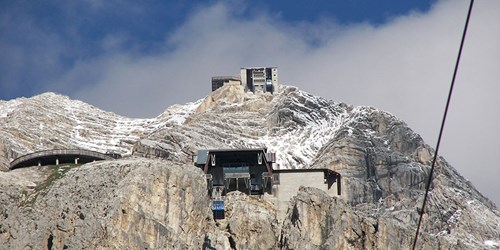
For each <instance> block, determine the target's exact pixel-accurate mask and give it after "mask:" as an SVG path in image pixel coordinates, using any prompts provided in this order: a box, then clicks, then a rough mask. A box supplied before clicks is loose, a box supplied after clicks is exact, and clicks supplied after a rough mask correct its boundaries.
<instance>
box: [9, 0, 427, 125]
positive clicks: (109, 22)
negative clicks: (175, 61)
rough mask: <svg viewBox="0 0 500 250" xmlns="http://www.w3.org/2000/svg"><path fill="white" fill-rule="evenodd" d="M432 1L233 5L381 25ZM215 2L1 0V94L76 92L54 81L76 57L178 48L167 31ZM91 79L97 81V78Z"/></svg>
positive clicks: (291, 18)
mask: <svg viewBox="0 0 500 250" xmlns="http://www.w3.org/2000/svg"><path fill="white" fill-rule="evenodd" d="M433 2H434V1H361V0H353V1H319V0H315V1H282V0H279V1H250V2H249V1H232V2H228V4H229V5H231V6H232V10H231V11H232V12H234V18H236V19H240V20H245V19H255V18H258V17H259V16H262V15H267V16H269V17H272V18H273V20H274V21H276V22H281V23H283V24H285V25H291V26H300V25H304V24H306V23H307V24H310V25H314V24H315V23H318V22H335V23H336V24H338V25H350V24H357V23H363V22H366V23H370V24H372V25H382V24H383V23H386V22H388V21H390V20H391V19H393V18H395V17H398V16H401V15H405V14H408V13H410V12H415V11H417V12H422V11H427V10H428V9H429V8H430V6H431V4H432V3H433ZM217 3H218V2H216V1H145V2H141V4H139V2H137V1H90V0H89V1H69V2H68V1H2V3H0V4H1V5H2V6H1V8H0V18H1V19H0V20H1V26H0V31H1V34H2V38H1V39H0V42H1V44H0V45H1V48H0V49H1V51H2V52H3V53H2V54H3V55H4V56H3V57H2V58H3V59H2V60H1V61H0V99H2V100H9V99H12V98H16V97H19V96H31V95H34V94H38V93H40V92H43V91H47V90H50V91H57V92H62V93H64V94H67V95H70V96H71V92H72V89H71V88H70V89H63V90H61V89H57V88H56V89H53V88H52V87H51V86H50V83H51V82H53V81H57V79H58V78H59V77H60V76H61V75H62V74H64V72H67V71H68V70H71V69H72V68H73V67H74V66H75V64H77V63H78V62H80V61H82V60H83V61H88V60H92V59H93V58H99V57H101V56H102V55H103V54H107V53H110V50H126V51H127V52H128V53H137V54H141V55H144V54H154V53H158V51H162V50H175V49H176V47H175V46H165V42H166V41H168V38H169V36H171V35H172V34H173V33H175V32H176V30H177V29H179V27H181V26H182V25H183V24H184V23H185V22H186V20H187V19H189V18H191V17H192V15H196V12H202V9H203V8H209V7H210V6H213V5H215V4H217ZM308 42H310V43H311V45H314V44H315V43H317V42H320V41H318V40H316V39H314V37H311V38H310V40H309V41H308ZM113 43H116V44H113ZM110 46H111V47H112V48H110ZM113 46H118V47H113ZM51 47H56V48H51ZM5 55H7V56H5ZM237 67H238V66H236V67H235V68H237ZM88 82H89V83H87V84H92V78H91V79H88ZM83 84H85V83H83ZM162 108H163V107H162ZM122 113H123V112H122ZM134 115H140V114H134Z"/></svg>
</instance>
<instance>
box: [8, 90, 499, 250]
mask: <svg viewBox="0 0 500 250" xmlns="http://www.w3.org/2000/svg"><path fill="white" fill-rule="evenodd" d="M40 110H42V111H41V112H40ZM0 111H1V113H0V127H1V130H0V141H1V142H2V143H1V144H0V150H1V151H0V152H2V153H1V154H0V164H1V165H2V166H3V168H4V169H6V168H7V166H8V162H10V161H11V160H12V159H13V158H15V157H17V156H19V155H22V154H25V153H29V152H32V151H35V150H39V149H51V148H54V147H60V148H68V147H80V148H85V149H92V150H98V151H106V150H109V149H111V150H114V151H118V152H121V153H123V154H125V155H126V157H125V158H124V159H122V160H117V161H102V162H95V163H89V164H85V165H82V166H44V167H31V168H22V169H16V170H13V171H8V172H0V204H1V205H0V219H1V220H0V243H1V244H0V246H2V247H5V248H8V249H25V248H28V249H29V248H34V249H40V248H46V247H49V246H51V247H54V249H63V248H64V247H65V246H66V247H67V248H71V249H73V248H76V249H96V248H97V249H114V248H127V247H131V248H148V249H172V248H175V249H179V248H181V249H184V248H185V249H199V248H207V249H277V248H283V249H338V248H341V249H359V248H367V249H408V248H410V247H411V244H412V241H413V237H414V233H415V230H416V225H417V221H418V215H419V211H418V209H419V206H420V205H421V203H422V198H423V193H424V188H425V181H426V178H427V177H428V174H429V170H430V160H431V157H432V155H433V154H434V151H433V149H432V148H431V147H429V146H428V145H427V144H425V142H424V141H423V140H422V138H421V137H420V136H419V135H418V134H416V133H414V132H413V131H412V130H411V129H410V128H409V127H408V126H407V125H406V124H405V123H404V122H403V121H401V120H399V119H397V118H396V117H394V116H393V115H391V114H389V113H387V112H384V111H380V110H377V109H375V108H372V107H353V106H350V105H347V104H343V103H337V102H333V101H329V100H325V99H323V98H321V97H317V96H313V95H310V94H308V93H305V92H303V91H300V90H298V89H296V88H294V87H283V88H281V89H279V90H278V91H277V92H276V93H275V95H274V96H273V95H270V94H263V93H260V94H251V93H244V92H243V91H242V89H241V87H240V86H226V87H223V88H220V89H218V90H217V91H215V92H213V93H212V94H210V95H209V96H208V97H207V98H205V99H202V100H200V101H197V102H194V103H189V104H186V105H176V106H173V107H170V108H169V109H167V110H166V111H165V112H164V113H163V114H161V115H160V116H158V117H156V118H153V119H129V118H125V117H120V116H117V115H114V114H112V113H109V112H104V111H100V110H98V109H97V108H94V107H92V106H90V105H88V104H85V103H82V102H79V101H73V100H70V99H69V98H67V97H62V96H59V95H56V94H51V93H50V94H44V95H41V96H36V97H33V98H30V99H17V100H12V101H8V102H1V103H0ZM40 114H43V115H40ZM252 147H267V148H268V149H269V150H270V151H272V152H276V153H277V165H278V166H279V167H280V168H289V169H292V168H329V169H332V170H334V171H336V172H339V173H340V174H341V175H342V188H343V189H342V195H341V196H338V197H337V196H334V197H330V196H328V195H327V194H326V193H324V192H323V191H321V190H318V189H314V188H308V187H303V188H301V189H300V190H299V192H298V193H297V195H296V196H295V197H294V198H292V200H291V201H290V205H289V207H288V208H287V210H286V211H285V214H286V215H285V219H284V220H283V221H277V220H276V214H277V211H276V207H275V206H274V205H273V203H272V199H263V198H259V197H257V196H247V195H245V194H242V193H238V192H234V193H229V194H228V196H227V197H226V207H227V211H226V219H225V220H219V221H215V220H214V219H213V218H212V214H211V210H210V206H209V204H210V200H209V197H208V196H207V192H206V181H205V177H204V175H203V173H202V171H201V170H199V169H197V168H195V167H194V166H193V163H192V155H193V154H195V153H196V151H197V150H198V149H207V148H252ZM424 212H425V213H424V221H423V227H422V230H421V232H422V233H421V236H420V240H419V248H422V249H435V248H441V249H494V248H495V247H498V246H500V213H499V212H498V210H497V208H496V207H495V206H494V204H493V203H492V202H491V201H489V200H488V199H487V198H486V197H484V196H482V195H481V194H480V193H479V192H478V191H477V190H476V189H475V188H474V187H473V186H472V185H471V184H470V183H469V182H467V181H466V180H465V179H464V178H463V177H462V176H460V174H459V173H457V171H456V170H455V169H454V168H453V167H452V166H450V165H449V164H448V163H447V162H446V161H445V159H443V158H441V157H440V158H439V160H438V164H437V166H436V172H435V175H434V180H433V186H432V188H431V193H430V199H429V203H428V205H427V207H426V209H425V211H424ZM2 247H0V248H2Z"/></svg>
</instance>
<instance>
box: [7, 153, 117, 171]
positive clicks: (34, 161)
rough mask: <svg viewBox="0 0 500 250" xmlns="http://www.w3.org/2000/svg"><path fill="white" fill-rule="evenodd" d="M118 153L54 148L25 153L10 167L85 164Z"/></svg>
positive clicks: (111, 157)
mask: <svg viewBox="0 0 500 250" xmlns="http://www.w3.org/2000/svg"><path fill="white" fill-rule="evenodd" d="M119 157H120V155H118V154H116V153H112V154H103V153H99V152H96V151H91V150H85V149H53V150H43V151H38V152H34V153H31V154H27V155H23V156H21V157H18V158H17V159H15V160H13V161H12V162H11V163H10V167H9V169H11V170H12V169H16V168H22V167H30V166H43V165H59V164H68V163H70V164H84V163H88V162H93V161H100V160H113V159H116V158H119Z"/></svg>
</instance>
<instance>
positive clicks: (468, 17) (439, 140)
mask: <svg viewBox="0 0 500 250" xmlns="http://www.w3.org/2000/svg"><path fill="white" fill-rule="evenodd" d="M473 5H474V0H471V1H470V5H469V12H468V13H467V19H466V21H465V27H464V32H463V34H462V41H461V42H460V49H459V50H458V56H457V62H456V63H455V70H454V72H453V78H452V80H451V86H450V92H449V93H448V99H447V100H446V107H445V109H444V115H443V121H442V122H441V128H440V130H439V136H438V141H437V145H436V150H435V152H434V158H433V159H432V165H431V172H430V174H429V179H428V180H427V187H426V189H425V195H424V201H423V202H422V208H421V209H420V211H419V213H420V217H419V219H418V226H417V232H416V233H415V239H414V241H413V248H412V249H413V250H415V247H416V245H417V240H418V234H419V231H420V226H421V224H422V218H423V215H424V208H425V205H426V203H427V197H428V196H429V189H430V187H431V184H432V174H433V173H434V167H435V166H436V159H437V156H438V152H439V145H440V144H441V137H442V135H443V130H444V125H445V123H446V116H447V115H448V108H449V107H450V101H451V96H452V94H453V87H454V86H455V79H456V76H457V72H458V65H459V64H460V56H461V55H462V49H463V47H464V42H465V36H466V34H467V27H468V26H469V20H470V16H471V12H472V6H473Z"/></svg>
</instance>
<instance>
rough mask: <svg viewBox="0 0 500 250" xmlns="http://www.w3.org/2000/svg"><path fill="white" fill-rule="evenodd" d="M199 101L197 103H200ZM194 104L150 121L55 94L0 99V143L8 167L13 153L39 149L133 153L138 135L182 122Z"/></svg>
mask: <svg viewBox="0 0 500 250" xmlns="http://www.w3.org/2000/svg"><path fill="white" fill-rule="evenodd" d="M198 103H199V102H198ZM196 107H197V103H188V104H186V105H175V106H172V107H170V108H169V109H167V110H166V111H165V112H164V113H163V114H161V115H159V116H158V117H156V118H152V119H131V118H126V117H123V116H119V115H116V114H114V113H111V112H106V111H102V110H100V109H98V108H96V107H94V106H91V105H89V104H86V103H84V102H81V101H77V100H71V99H69V98H68V97H66V96H61V95H58V94H55V93H45V94H41V95H38V96H35V97H33V98H29V99H27V98H19V99H15V100H11V101H2V102H0V142H2V146H1V147H0V149H2V148H3V150H4V152H5V156H6V157H0V169H2V168H3V169H6V167H7V166H8V163H9V162H10V161H12V160H13V159H14V158H15V157H17V156H20V155H22V154H26V153H31V152H34V151H38V150H45V149H55V148H83V149H89V150H95V151H99V152H102V153H104V152H107V151H114V152H118V153H121V154H125V155H127V154H131V153H132V148H133V145H134V143H135V142H136V141H137V140H139V138H141V137H144V136H146V135H147V134H149V133H151V132H153V131H155V130H157V129H159V128H161V127H168V126H175V125H179V124H182V122H183V121H184V120H185V119H186V117H187V116H188V115H189V114H190V113H192V112H194V109H195V108H196Z"/></svg>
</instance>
